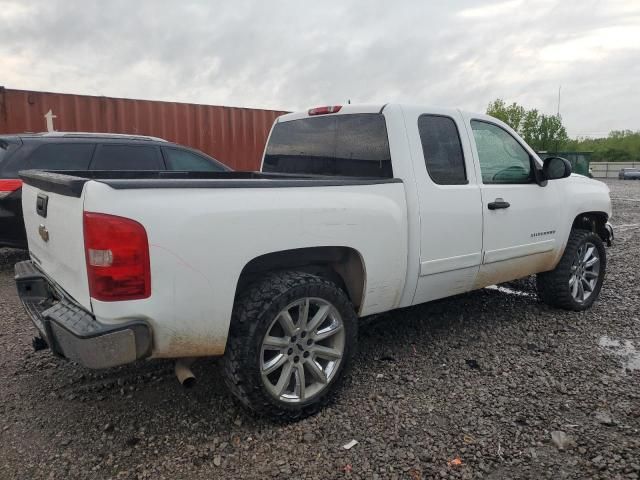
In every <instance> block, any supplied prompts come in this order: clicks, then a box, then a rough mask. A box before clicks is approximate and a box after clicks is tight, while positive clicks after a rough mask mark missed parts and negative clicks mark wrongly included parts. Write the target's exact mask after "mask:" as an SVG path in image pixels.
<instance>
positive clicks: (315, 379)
mask: <svg viewBox="0 0 640 480" xmlns="http://www.w3.org/2000/svg"><path fill="white" fill-rule="evenodd" d="M357 328H358V324H357V317H356V314H355V310H354V308H353V305H352V304H351V302H350V301H349V298H348V297H347V295H346V294H345V292H344V291H343V290H341V289H340V288H338V286H337V285H335V284H334V283H333V282H330V281H328V280H325V279H323V278H321V277H319V276H316V275H311V274H308V273H302V272H279V273H274V274H270V275H267V276H266V277H265V278H264V279H262V280H261V281H259V282H257V283H255V284H253V285H252V286H251V287H249V288H248V289H247V290H246V291H245V292H244V293H243V294H241V295H240V296H239V297H238V298H237V299H236V303H235V305H234V309H233V315H232V320H231V327H230V331H229V339H228V342H227V348H226V351H225V355H224V359H223V365H224V373H225V379H226V383H227V385H228V387H229V389H230V390H231V392H232V393H233V394H234V395H235V396H236V397H237V398H238V400H240V402H241V403H242V404H243V405H244V406H246V407H248V408H249V409H251V410H253V411H254V412H257V413H259V414H262V415H266V416H269V417H271V418H273V419H276V420H282V421H295V420H300V419H302V418H305V417H308V416H309V415H313V414H314V413H316V412H317V411H318V410H320V409H321V408H322V407H323V406H325V405H326V404H327V403H328V402H329V401H330V400H331V399H332V397H333V396H334V395H335V393H336V392H337V390H338V388H339V386H340V384H341V380H342V378H343V377H344V374H345V372H346V370H347V368H348V366H349V364H350V362H351V359H352V357H353V354H354V352H355V349H356V344H357Z"/></svg>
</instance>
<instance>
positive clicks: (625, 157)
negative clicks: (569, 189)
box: [487, 98, 640, 162]
mask: <svg viewBox="0 0 640 480" xmlns="http://www.w3.org/2000/svg"><path fill="white" fill-rule="evenodd" d="M487 114H488V115H491V116H492V117H496V118H498V119H500V120H502V121H503V122H505V123H506V124H507V125H509V126H510V127H511V128H513V129H514V130H515V131H516V132H518V134H519V135H520V136H521V137H522V138H523V139H524V141H525V142H527V143H528V144H529V145H530V146H531V147H532V148H533V149H534V150H536V151H538V152H540V151H547V152H551V153H555V152H567V151H571V152H573V151H576V152H593V153H592V155H591V161H593V162H632V161H636V162H637V161H640V131H637V132H634V131H632V130H614V131H611V132H610V133H609V135H608V136H607V137H604V138H582V137H579V138H574V139H571V138H569V137H568V135H567V131H566V129H565V127H564V125H563V124H562V117H561V116H560V115H547V114H544V113H541V112H539V111H538V110H536V109H530V110H527V109H526V108H524V107H523V106H522V105H518V104H517V103H515V102H514V103H512V104H510V105H509V104H507V103H506V102H505V101H504V100H502V99H501V98H498V99H496V100H494V101H493V102H491V103H489V106H488V107H487Z"/></svg>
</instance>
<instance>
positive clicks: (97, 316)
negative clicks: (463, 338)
mask: <svg viewBox="0 0 640 480" xmlns="http://www.w3.org/2000/svg"><path fill="white" fill-rule="evenodd" d="M22 178H23V180H24V183H25V186H24V191H23V207H24V212H25V220H26V229H27V234H28V239H29V252H30V256H31V260H29V261H27V262H23V263H20V264H18V265H17V266H16V282H17V286H18V291H19V293H20V297H21V299H22V301H23V303H24V305H25V307H26V309H27V311H28V312H29V314H30V316H31V317H32V319H33V321H34V323H35V325H36V327H37V328H38V330H39V332H40V335H41V336H42V338H44V339H45V340H46V342H47V344H48V345H49V347H50V348H51V349H52V350H53V351H54V352H55V353H56V354H58V355H61V356H64V357H67V358H70V359H72V360H75V361H78V362H79V363H81V364H83V365H86V366H88V367H90V368H103V367H110V366H114V365H121V364H124V363H128V362H133V361H135V360H137V359H141V358H177V359H183V358H193V357H206V356H223V362H222V363H223V366H224V373H225V378H226V382H227V384H228V386H229V388H230V389H231V391H232V392H233V393H234V395H235V396H236V397H237V398H238V399H239V400H240V401H241V402H242V403H243V404H244V405H246V406H247V407H249V408H251V409H252V410H254V411H257V412H260V413H262V414H266V415H270V416H272V417H275V418H282V419H289V420H291V419H298V418H302V417H304V416H306V415H310V414H312V413H314V412H316V411H317V410H318V409H319V408H321V407H322V406H323V405H324V404H326V402H328V401H329V399H330V398H331V396H332V395H333V394H334V393H335V392H336V391H337V389H338V386H339V384H340V381H341V379H342V378H343V376H344V373H345V370H346V369H347V367H348V365H349V363H350V362H351V359H352V357H353V353H354V351H355V349H356V344H357V330H358V323H359V321H358V319H359V318H360V317H364V316H367V315H371V314H375V313H380V312H385V311H388V310H392V309H396V308H401V307H407V306H410V305H415V304H419V303H423V302H428V301H431V300H435V299H439V298H443V297H448V296H451V295H457V294H460V293H464V292H468V291H471V290H475V289H479V288H483V287H486V286H489V285H493V284H496V283H501V282H507V281H510V280H513V279H516V278H521V277H524V276H527V275H532V274H537V283H538V290H539V294H540V297H541V299H542V300H543V301H544V302H546V303H548V304H549V305H553V306H555V307H559V308H564V309H568V310H585V309H587V308H589V307H590V306H591V305H592V304H593V302H594V301H595V300H596V299H597V297H598V294H599V292H600V289H601V288H602V284H603V280H604V275H605V270H606V251H605V246H604V244H605V243H609V244H610V242H611V241H612V239H613V231H612V229H611V227H610V225H609V224H608V220H609V218H610V216H611V201H610V199H609V192H608V188H607V187H606V185H604V184H602V183H600V182H598V181H595V180H591V179H589V178H586V177H584V176H580V175H571V167H570V164H568V162H567V161H566V160H564V159H561V158H559V157H555V158H548V159H546V160H545V161H544V163H542V162H541V161H540V159H539V158H538V157H537V155H536V154H535V152H534V151H533V150H531V148H530V147H529V146H528V145H526V143H525V142H524V141H523V140H522V139H521V138H520V137H519V136H518V135H517V134H516V133H515V132H514V131H513V130H511V129H510V128H509V127H508V126H507V125H505V124H504V123H502V122H500V121H498V120H496V119H494V118H491V117H488V116H486V115H480V114H472V113H466V112H461V111H459V110H453V109H433V108H427V107H420V106H408V105H373V106H371V105H369V106H367V105H364V106H357V105H347V106H342V107H341V106H330V107H321V108H316V109H311V110H309V111H306V112H300V113H293V114H289V115H285V116H282V117H280V118H278V119H277V120H276V123H275V124H274V126H273V129H272V131H271V134H270V138H269V141H268V143H267V147H266V150H265V155H264V159H263V165H262V172H259V173H241V172H222V173H207V174H203V173H197V174H195V173H191V174H182V173H175V174H171V173H167V174H164V175H160V174H157V173H155V174H154V173H144V174H140V175H136V176H134V175H131V174H130V172H76V173H74V172H66V173H64V174H60V173H55V172H54V173H51V172H42V171H29V172H23V173H22ZM389 328H391V329H392V328H393V326H392V325H390V326H389ZM181 365H182V367H184V363H182V364H181Z"/></svg>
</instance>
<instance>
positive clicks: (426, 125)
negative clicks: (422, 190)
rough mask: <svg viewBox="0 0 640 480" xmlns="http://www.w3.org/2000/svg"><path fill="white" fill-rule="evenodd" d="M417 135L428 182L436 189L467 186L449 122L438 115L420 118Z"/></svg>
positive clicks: (457, 137)
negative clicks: (432, 182)
mask: <svg viewBox="0 0 640 480" xmlns="http://www.w3.org/2000/svg"><path fill="white" fill-rule="evenodd" d="M418 131H419V133H420V141H421V143H422V153H423V155H424V163H425V165H426V167H427V172H428V173H429V176H430V177H431V180H433V181H434V182H435V183H437V184H439V185H465V184H467V183H468V182H467V172H466V171H465V167H464V155H463V153H462V144H461V143H460V135H459V134H458V128H457V127H456V124H455V122H454V121H453V119H452V118H449V117H443V116H441V115H420V117H419V118H418Z"/></svg>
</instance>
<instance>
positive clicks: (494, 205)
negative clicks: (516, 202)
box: [487, 198, 511, 210]
mask: <svg viewBox="0 0 640 480" xmlns="http://www.w3.org/2000/svg"><path fill="white" fill-rule="evenodd" d="M510 206H511V204H510V203H509V202H505V201H504V200H503V199H501V198H496V199H495V200H494V201H493V202H491V203H489V205H487V207H489V210H498V209H499V208H509V207H510Z"/></svg>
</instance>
